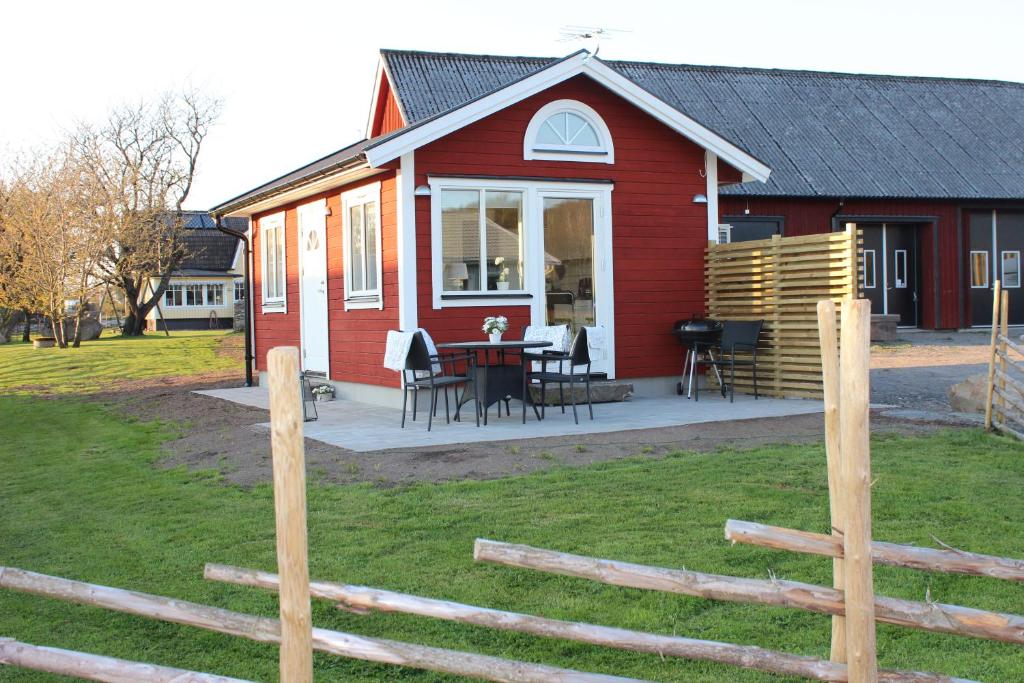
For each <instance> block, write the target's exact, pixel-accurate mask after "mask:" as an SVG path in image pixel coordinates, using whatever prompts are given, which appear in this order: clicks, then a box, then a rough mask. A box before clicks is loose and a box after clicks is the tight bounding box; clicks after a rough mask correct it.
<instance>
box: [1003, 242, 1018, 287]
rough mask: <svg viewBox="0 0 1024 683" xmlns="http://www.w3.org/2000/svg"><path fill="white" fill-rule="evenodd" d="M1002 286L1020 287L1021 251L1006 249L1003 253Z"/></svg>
mask: <svg viewBox="0 0 1024 683" xmlns="http://www.w3.org/2000/svg"><path fill="white" fill-rule="evenodd" d="M1002 273H1003V278H1002V286H1003V287H1009V288H1011V289H1014V288H1017V287H1020V252H1019V251H1004V252H1003V253H1002Z"/></svg>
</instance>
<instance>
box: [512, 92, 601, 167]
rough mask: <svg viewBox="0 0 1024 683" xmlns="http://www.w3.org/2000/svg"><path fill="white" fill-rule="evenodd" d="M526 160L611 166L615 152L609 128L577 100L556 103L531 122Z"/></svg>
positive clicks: (527, 138) (545, 107) (544, 108)
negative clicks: (585, 162) (578, 162)
mask: <svg viewBox="0 0 1024 683" xmlns="http://www.w3.org/2000/svg"><path fill="white" fill-rule="evenodd" d="M523 158H524V159H540V160H554V161H587V162H594V163H602V164H611V163H614V162H615V149H614V147H613V145H612V136H611V133H610V132H609V131H608V126H606V125H605V123H604V120H603V119H602V118H601V116H600V115H599V114H598V113H597V112H596V111H594V110H593V109H592V108H591V107H588V106H587V105H585V104H583V103H582V102H577V101H575V100H556V101H555V102H550V103H549V104H546V105H544V106H543V107H541V108H540V109H539V110H538V111H537V113H536V114H534V115H533V118H532V119H531V120H530V125H529V126H527V128H526V137H525V139H524V141H523Z"/></svg>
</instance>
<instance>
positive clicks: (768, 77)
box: [382, 50, 1024, 199]
mask: <svg viewBox="0 0 1024 683" xmlns="http://www.w3.org/2000/svg"><path fill="white" fill-rule="evenodd" d="M382 60H383V61H384V62H385V63H386V64H387V69H388V73H389V74H390V77H391V79H392V80H391V83H392V86H393V87H394V91H395V93H396V94H397V96H398V99H399V101H400V103H401V104H402V106H403V108H404V111H405V113H406V115H407V121H408V123H409V125H410V126H415V125H417V124H422V123H423V122H425V121H429V120H431V119H434V118H436V117H439V116H442V115H444V114H446V113H448V112H450V111H451V110H453V109H457V108H458V107H460V106H464V105H465V104H466V103H469V102H472V101H474V100H476V99H478V98H480V97H483V96H486V95H487V94H488V93H492V92H494V91H495V90H499V89H501V88H503V87H507V86H508V85H510V84H512V83H515V82H517V81H520V80H522V79H523V78H526V77H528V76H530V75H531V74H534V73H536V72H537V71H538V70H541V69H544V68H547V67H550V66H551V65H553V64H555V63H556V62H558V61H561V60H556V59H550V58H536V57H494V56H485V55H458V54H440V53H424V52H403V51H394V50H385V51H382ZM601 64H602V65H604V66H605V67H606V68H608V69H610V70H612V71H614V72H615V73H617V74H619V75H621V76H623V77H624V78H625V79H627V80H628V81H629V82H631V83H633V84H635V85H636V86H638V87H639V88H641V89H642V90H644V91H646V92H648V93H650V94H652V95H653V96H655V97H656V98H658V99H659V100H661V101H662V102H665V103H666V104H668V105H670V106H671V107H673V108H675V109H677V110H679V111H681V112H685V114H686V115H687V116H688V117H690V118H691V119H693V120H694V121H695V122H697V123H699V124H701V125H703V126H704V127H706V128H709V129H711V130H713V131H715V132H716V133H718V134H720V135H721V136H722V137H724V138H725V139H727V140H729V141H731V142H732V143H735V144H736V145H737V146H738V147H740V148H742V149H744V150H747V151H748V152H750V153H751V155H753V156H754V157H756V158H757V159H760V160H762V161H764V162H765V163H767V164H768V165H769V166H770V167H771V169H772V173H771V177H770V178H769V179H768V181H767V183H749V184H745V185H738V186H733V187H729V188H724V190H723V193H726V194H744V195H746V194H749V195H785V196H830V197H931V198H964V199H970V198H984V199H1019V198H1024V85H1021V84H1017V83H1005V82H998V81H977V80H968V79H944V78H912V77H897V76H865V75H856V74H836V73H826V72H813V71H783V70H773V69H745V68H732V67H715V66H692V65H677V64H651V63H641V62H616V61H609V62H601Z"/></svg>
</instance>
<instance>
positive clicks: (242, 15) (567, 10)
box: [0, 0, 1024, 209]
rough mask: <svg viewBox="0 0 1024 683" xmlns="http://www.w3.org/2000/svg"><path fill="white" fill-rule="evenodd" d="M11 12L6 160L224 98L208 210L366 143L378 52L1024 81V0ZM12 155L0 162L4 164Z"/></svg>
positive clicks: (43, 8) (78, 0)
mask: <svg viewBox="0 0 1024 683" xmlns="http://www.w3.org/2000/svg"><path fill="white" fill-rule="evenodd" d="M2 16H3V18H2V20H0V70H2V71H0V73H3V81H4V83H3V90H2V91H0V92H2V95H0V155H11V154H15V153H19V152H21V151H23V150H26V149H32V148H38V147H41V146H44V145H46V144H49V143H52V141H53V140H54V139H56V138H57V137H58V136H59V135H60V134H61V132H62V131H65V130H69V129H71V128H73V127H74V126H75V124H76V122H78V121H89V122H101V121H102V120H103V119H104V116H105V114H106V112H107V111H109V109H110V108H111V107H113V106H116V105H117V104H120V103H124V102H135V101H138V100H140V99H146V98H152V97H154V96H156V95H157V94H159V93H161V92H164V91H167V90H181V89H184V88H186V87H194V88H197V89H199V90H202V91H204V92H206V93H208V94H210V95H213V96H216V97H218V98H220V99H222V101H223V103H224V106H223V112H222V115H221V117H220V119H219V120H218V122H217V125H216V127H215V128H214V129H213V130H212V132H211V133H210V135H209V137H208V138H207V140H206V142H205V144H204V148H203V151H202V155H201V158H200V162H199V170H198V175H197V178H196V181H195V185H194V189H193V191H192V194H191V195H190V197H189V199H188V201H187V202H186V207H187V208H194V209H208V208H210V207H212V206H214V205H216V204H218V203H221V202H223V201H225V200H227V199H230V198H232V197H234V196H236V195H238V194H241V193H242V192H245V191H246V190H249V189H251V188H253V187H255V186H257V185H260V184H262V183H264V182H266V181H268V180H270V179H272V178H275V177H277V176H279V175H282V174H283V173H286V172H288V171H290V170H293V169H294V168H297V167H299V166H301V165H303V164H305V163H308V162H310V161H313V160H314V159H317V158H319V157H321V156H324V155H325V154H329V153H330V152H333V151H335V150H337V149H340V148H341V147H344V146H346V145H348V144H350V143H352V142H356V141H358V140H360V139H362V138H363V136H364V133H365V126H366V117H367V110H368V107H369V104H370V95H371V90H372V87H373V77H374V73H375V69H376V65H377V60H378V50H380V49H381V48H397V49H415V50H433V51H445V52H473V53H487V54H504V55H533V56H562V55H565V54H568V53H570V52H573V51H575V50H576V49H578V48H580V47H585V46H586V45H584V44H581V43H576V42H561V41H560V29H561V28H562V27H564V26H566V25H583V26H599V27H605V28H611V29H618V30H620V31H621V32H617V33H614V34H612V35H613V37H612V39H611V40H608V41H605V42H603V43H602V45H601V48H600V56H601V57H604V58H608V59H630V60H640V61H660V62H671V63H689V64H719V65H729V66H755V67H770V68H771V67H774V68H789V69H813V70H827V71H849V72H857V73H887V74H903V75H919V76H954V77H966V78H991V79H1000V80H1010V81H1022V82H1024V50H1021V42H1022V37H1021V36H1022V34H1021V27H1022V26H1024V2H1020V1H1019V0H1016V1H1015V0H973V1H972V2H969V3H965V2H963V1H962V0H957V1H956V2H951V1H948V0H930V1H918V0H886V1H884V2H879V1H877V0H845V1H836V0H818V1H813V0H760V1H758V2H753V1H749V0H728V1H723V0H718V1H711V2H709V1H708V0H703V1H701V2H692V1H690V0H676V1H675V2H653V1H650V0H629V1H628V2H623V1H622V0H617V1H614V2H613V1H607V0H588V1H587V2H576V1H572V2H560V1H558V0H541V1H538V0H515V1H514V2H505V3H499V2H495V1H494V0H476V1H458V0H431V1H430V2H406V1H405V0H390V2H387V3H384V2H358V3H357V2H342V1H336V2H326V1H314V0H279V1H277V2H264V1H263V0H247V1H245V2H235V1H234V0H203V1H196V0H174V1H173V2H161V3H157V2H145V1H140V0H134V1H132V2H121V1H115V0H74V1H67V2H65V1H62V0H35V1H34V2H11V3H9V4H5V6H4V9H3V15H2ZM0 161H2V159H0Z"/></svg>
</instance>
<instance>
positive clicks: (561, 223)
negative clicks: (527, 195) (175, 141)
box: [532, 188, 615, 378]
mask: <svg viewBox="0 0 1024 683" xmlns="http://www.w3.org/2000/svg"><path fill="white" fill-rule="evenodd" d="M610 200H611V193H610V191H607V190H579V189H565V190H560V189H558V188H551V189H548V188H544V189H542V190H539V191H538V192H537V207H536V210H535V211H534V212H533V215H534V216H535V217H536V218H535V220H538V221H539V223H540V227H541V229H540V231H539V234H540V235H541V239H540V240H537V241H538V242H540V245H539V246H541V247H542V249H543V255H542V258H535V259H534V262H535V263H543V264H544V265H543V269H544V272H543V275H542V278H541V279H542V282H543V290H542V291H543V292H544V294H543V296H542V297H535V299H534V306H533V311H532V318H533V322H534V324H538V325H564V324H566V323H568V325H569V327H570V329H571V330H572V334H573V335H575V334H576V332H577V331H578V330H579V328H580V327H582V326H586V327H601V328H604V340H603V344H599V345H598V346H599V347H601V348H598V349H595V350H594V353H593V357H592V365H591V372H603V373H607V375H608V377H609V378H614V376H615V334H614V332H615V321H614V316H615V313H614V311H615V308H614V298H613V297H614V294H613V291H612V248H611V245H612V239H611V218H610V214H611V207H610V206H609V204H610ZM594 341H596V340H594Z"/></svg>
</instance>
